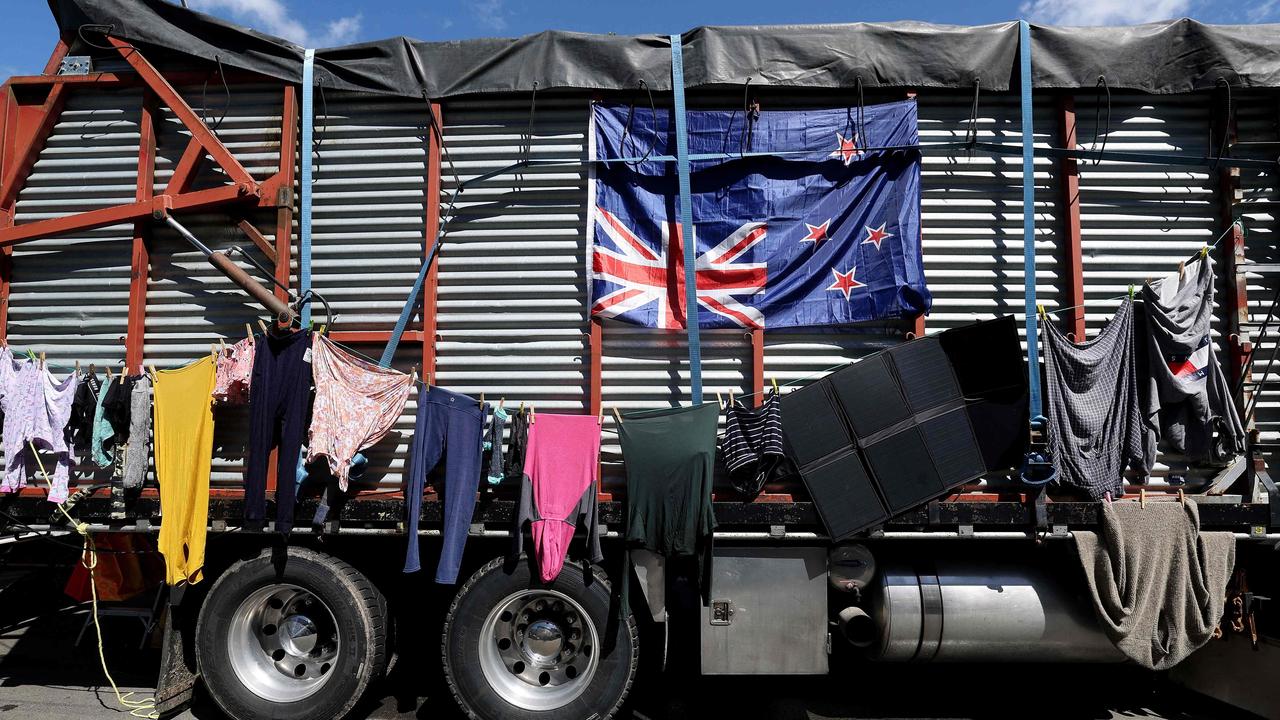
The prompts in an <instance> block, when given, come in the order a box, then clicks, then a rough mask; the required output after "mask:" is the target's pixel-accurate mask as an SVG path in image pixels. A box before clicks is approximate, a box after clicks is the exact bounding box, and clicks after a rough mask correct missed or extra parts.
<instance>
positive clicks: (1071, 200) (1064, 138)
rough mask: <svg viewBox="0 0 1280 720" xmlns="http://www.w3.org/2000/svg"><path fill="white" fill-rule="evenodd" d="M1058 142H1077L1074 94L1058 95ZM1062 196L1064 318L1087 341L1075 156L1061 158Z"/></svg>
mask: <svg viewBox="0 0 1280 720" xmlns="http://www.w3.org/2000/svg"><path fill="white" fill-rule="evenodd" d="M1057 114H1058V142H1059V144H1060V146H1061V147H1064V148H1074V147H1075V146H1076V99H1075V96H1074V95H1067V94H1064V95H1059V96H1058V98H1057ZM1058 174H1059V175H1060V176H1061V177H1060V180H1059V184H1058V186H1059V188H1060V190H1061V196H1060V197H1059V199H1058V202H1059V206H1060V208H1061V212H1062V225H1063V227H1062V252H1063V258H1062V261H1063V273H1064V275H1065V276H1066V279H1067V283H1066V287H1065V288H1064V289H1065V290H1066V298H1065V301H1066V306H1067V307H1069V308H1071V309H1070V310H1069V311H1068V314H1067V316H1066V317H1065V318H1063V320H1064V322H1066V328H1065V329H1066V331H1067V336H1068V337H1070V338H1071V340H1072V341H1073V342H1077V343H1080V342H1084V340H1085V326H1084V251H1083V249H1082V247H1081V244H1080V165H1079V163H1078V162H1076V159H1075V158H1063V159H1061V160H1059V161H1058Z"/></svg>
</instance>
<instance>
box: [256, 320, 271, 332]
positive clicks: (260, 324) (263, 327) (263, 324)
mask: <svg viewBox="0 0 1280 720" xmlns="http://www.w3.org/2000/svg"><path fill="white" fill-rule="evenodd" d="M258 327H260V328H262V334H263V335H269V334H270V333H269V332H268V331H267V324H266V323H265V322H263V320H262V318H258Z"/></svg>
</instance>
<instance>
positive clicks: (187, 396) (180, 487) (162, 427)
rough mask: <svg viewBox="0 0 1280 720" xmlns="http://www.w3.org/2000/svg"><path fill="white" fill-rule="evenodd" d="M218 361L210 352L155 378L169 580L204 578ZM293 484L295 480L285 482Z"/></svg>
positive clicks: (162, 528)
mask: <svg viewBox="0 0 1280 720" xmlns="http://www.w3.org/2000/svg"><path fill="white" fill-rule="evenodd" d="M214 380H215V378H214V367H213V359H212V358H211V357H209V356H208V355H206V356H204V357H203V358H201V359H199V360H197V361H195V362H193V363H191V364H190V365H187V366H186V367H182V368H178V369H177V370H161V371H159V372H157V373H156V380H155V388H154V392H155V413H156V427H155V433H156V439H155V444H156V482H157V484H159V486H160V511H161V519H160V534H159V537H158V538H157V541H156V542H157V544H158V545H159V546H160V552H161V554H163V555H164V562H165V580H166V581H167V582H168V583H169V584H170V585H177V584H178V583H180V582H188V583H193V584H194V583H198V582H200V580H201V578H202V577H203V568H204V541H205V528H206V525H208V520H209V469H210V466H211V465H212V463H213V405H212V403H211V402H210V399H209V398H210V395H212V393H213V384H214ZM284 484H286V485H288V484H289V483H284Z"/></svg>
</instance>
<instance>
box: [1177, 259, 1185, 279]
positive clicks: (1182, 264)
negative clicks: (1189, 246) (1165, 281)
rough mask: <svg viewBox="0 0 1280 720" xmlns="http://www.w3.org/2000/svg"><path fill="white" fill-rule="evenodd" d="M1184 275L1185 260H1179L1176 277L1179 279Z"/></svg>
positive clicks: (1183, 277)
mask: <svg viewBox="0 0 1280 720" xmlns="http://www.w3.org/2000/svg"><path fill="white" fill-rule="evenodd" d="M1186 276H1187V261H1186V260H1180V261H1178V279H1179V280H1182V279H1185V278H1186Z"/></svg>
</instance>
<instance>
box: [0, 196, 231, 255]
mask: <svg viewBox="0 0 1280 720" xmlns="http://www.w3.org/2000/svg"><path fill="white" fill-rule="evenodd" d="M240 190H241V188H239V187H237V186H235V185H224V186H222V187H216V188H209V189H208V190H197V191H196V192H190V193H184V194H182V195H173V196H168V195H161V196H158V197H156V198H155V199H154V200H148V201H147V202H132V203H129V204H127V205H115V206H113V207H108V208H101V209H99V210H90V211H88V212H82V213H76V214H74V215H67V216H65V217H59V218H49V219H48V220H37V221H36V222H31V223H24V224H22V225H15V226H12V227H7V228H3V229H0V247H7V246H10V245H16V244H18V243H21V242H25V241H27V240H34V239H36V238H41V237H48V236H50V235H61V234H63V233H70V232H81V231H87V230H94V229H96V228H101V227H107V226H109V225H116V224H119V223H126V222H132V221H135V220H142V219H145V218H148V217H150V216H151V214H152V211H153V209H155V208H157V207H160V206H161V201H165V202H164V204H165V205H167V206H168V207H169V208H170V209H172V210H174V211H194V210H207V209H211V208H215V207H218V206H221V205H227V204H229V203H233V202H237V201H243V200H246V199H251V198H247V197H246V196H245V195H243V194H241V192H240Z"/></svg>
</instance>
